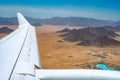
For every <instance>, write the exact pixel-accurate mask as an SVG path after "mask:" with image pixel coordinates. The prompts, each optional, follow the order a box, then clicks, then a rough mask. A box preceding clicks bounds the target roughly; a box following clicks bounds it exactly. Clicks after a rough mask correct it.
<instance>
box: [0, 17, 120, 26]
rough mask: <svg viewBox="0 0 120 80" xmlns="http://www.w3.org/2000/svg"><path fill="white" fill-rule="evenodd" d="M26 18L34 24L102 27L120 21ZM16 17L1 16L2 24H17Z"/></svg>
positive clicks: (82, 18)
mask: <svg viewBox="0 0 120 80" xmlns="http://www.w3.org/2000/svg"><path fill="white" fill-rule="evenodd" d="M26 19H27V20H28V21H29V22H30V23H31V24H32V25H34V26H39V25H68V26H82V27H100V26H117V25H120V21H111V20H99V19H94V18H84V17H52V18H47V19H39V18H30V17H26ZM17 24H18V21H17V18H16V17H11V18H5V17H0V25H17Z"/></svg>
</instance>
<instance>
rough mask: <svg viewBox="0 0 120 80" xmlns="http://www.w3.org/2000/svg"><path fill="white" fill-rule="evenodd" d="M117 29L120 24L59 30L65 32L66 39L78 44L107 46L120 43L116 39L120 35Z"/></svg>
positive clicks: (63, 35)
mask: <svg viewBox="0 0 120 80" xmlns="http://www.w3.org/2000/svg"><path fill="white" fill-rule="evenodd" d="M116 31H120V26H115V27H112V26H104V27H90V28H83V29H72V30H69V29H67V28H66V29H64V30H61V31H58V32H60V33H64V34H62V35H61V37H63V38H64V40H67V41H70V42H78V44H77V45H82V46H98V47H105V46H117V45H120V41H117V40H115V39H114V38H115V37H117V36H120V35H118V34H117V33H116Z"/></svg>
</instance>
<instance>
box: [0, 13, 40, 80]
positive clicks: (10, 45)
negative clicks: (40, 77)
mask: <svg viewBox="0 0 120 80" xmlns="http://www.w3.org/2000/svg"><path fill="white" fill-rule="evenodd" d="M17 17H18V21H19V27H18V29H17V30H15V31H14V32H13V33H11V34H10V35H8V36H6V37H5V38H3V39H1V40H0V80H11V79H12V78H13V76H16V75H14V74H16V73H17V74H29V75H33V76H34V73H35V72H34V69H35V67H37V68H39V67H40V63H39V52H38V46H37V40H36V33H35V28H34V27H33V26H32V25H30V24H29V23H28V21H27V20H26V19H25V18H24V17H23V16H22V15H21V13H18V14H17ZM14 78H15V77H14Z"/></svg>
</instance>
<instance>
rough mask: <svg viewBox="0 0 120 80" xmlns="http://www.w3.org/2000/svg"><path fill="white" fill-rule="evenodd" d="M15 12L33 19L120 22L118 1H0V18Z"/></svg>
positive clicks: (13, 14)
mask: <svg viewBox="0 0 120 80" xmlns="http://www.w3.org/2000/svg"><path fill="white" fill-rule="evenodd" d="M17 12H21V13H23V14H24V15H25V16H29V17H34V18H50V17H54V16H60V17H68V16H79V17H88V18H97V19H104V20H120V0H1V1H0V16H1V17H14V16H16V13H17Z"/></svg>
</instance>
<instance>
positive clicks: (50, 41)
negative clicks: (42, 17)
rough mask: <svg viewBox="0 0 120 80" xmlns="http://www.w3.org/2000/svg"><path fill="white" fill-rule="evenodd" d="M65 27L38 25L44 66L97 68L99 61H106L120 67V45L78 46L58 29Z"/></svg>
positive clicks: (51, 67)
mask: <svg viewBox="0 0 120 80" xmlns="http://www.w3.org/2000/svg"><path fill="white" fill-rule="evenodd" d="M63 28H65V27H57V26H41V27H37V29H36V30H37V38H38V45H39V49H40V55H41V61H42V67H43V68H46V69H48V68H50V69H66V68H71V69H72V68H84V69H86V68H87V69H95V68H96V64H97V63H105V64H107V66H109V67H111V68H115V69H119V68H120V59H119V57H120V47H106V48H99V47H93V46H77V45H76V43H77V42H68V41H64V40H63V38H62V37H60V35H61V33H56V31H59V30H62V29H63Z"/></svg>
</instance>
